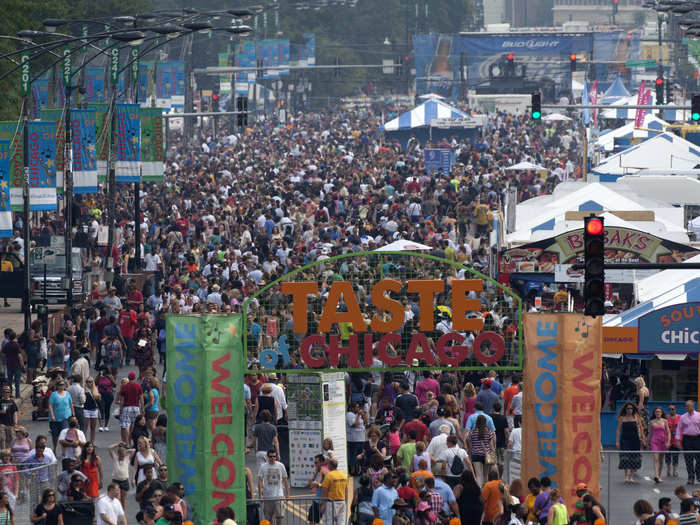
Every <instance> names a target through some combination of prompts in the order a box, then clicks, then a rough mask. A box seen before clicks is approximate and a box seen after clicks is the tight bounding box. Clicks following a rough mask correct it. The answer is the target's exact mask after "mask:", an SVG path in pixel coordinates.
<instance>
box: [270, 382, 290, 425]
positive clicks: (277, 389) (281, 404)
mask: <svg viewBox="0 0 700 525" xmlns="http://www.w3.org/2000/svg"><path fill="white" fill-rule="evenodd" d="M267 381H268V384H270V385H272V397H274V398H275V399H276V400H277V413H276V414H275V421H276V422H278V423H279V420H280V419H287V397H286V396H285V395H284V390H282V387H281V386H279V385H278V384H277V374H274V373H272V374H269V375H268V376H267Z"/></svg>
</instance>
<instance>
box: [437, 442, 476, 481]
mask: <svg viewBox="0 0 700 525" xmlns="http://www.w3.org/2000/svg"><path fill="white" fill-rule="evenodd" d="M446 445H447V448H446V449H445V450H443V451H442V453H441V454H440V455H439V456H438V457H437V458H436V459H437V460H438V461H444V462H445V464H446V466H447V484H448V485H449V486H450V487H454V486H455V485H457V483H459V478H460V476H461V475H462V472H463V471H465V470H471V471H473V470H474V469H473V468H472V464H471V461H469V455H468V454H467V451H466V450H464V449H463V448H460V447H459V445H458V444H457V436H455V435H449V436H447V443H446ZM456 457H459V459H460V461H461V463H462V466H461V469H460V468H453V465H454V463H455V458H456Z"/></svg>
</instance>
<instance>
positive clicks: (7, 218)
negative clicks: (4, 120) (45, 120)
mask: <svg viewBox="0 0 700 525" xmlns="http://www.w3.org/2000/svg"><path fill="white" fill-rule="evenodd" d="M11 151H12V149H11V147H10V141H9V140H0V238H3V239H8V238H11V237H12V211H11V209H10V158H11V156H12V155H11Z"/></svg>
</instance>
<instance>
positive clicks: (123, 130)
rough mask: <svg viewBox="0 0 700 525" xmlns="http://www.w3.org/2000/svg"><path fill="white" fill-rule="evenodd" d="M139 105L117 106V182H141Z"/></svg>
mask: <svg viewBox="0 0 700 525" xmlns="http://www.w3.org/2000/svg"><path fill="white" fill-rule="evenodd" d="M139 109H140V108H139V105H138V104H117V115H116V118H117V125H116V137H115V138H114V140H115V142H116V151H117V165H116V175H117V182H123V183H131V182H140V181H141V175H140V169H141V117H140V114H139Z"/></svg>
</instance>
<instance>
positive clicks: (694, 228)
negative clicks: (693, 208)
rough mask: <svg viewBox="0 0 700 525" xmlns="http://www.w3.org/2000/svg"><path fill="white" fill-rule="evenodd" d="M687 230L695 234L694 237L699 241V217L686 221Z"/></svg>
mask: <svg viewBox="0 0 700 525" xmlns="http://www.w3.org/2000/svg"><path fill="white" fill-rule="evenodd" d="M688 230H690V231H691V232H693V233H694V234H695V237H697V238H699V239H700V217H695V218H694V219H692V220H691V221H688Z"/></svg>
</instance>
